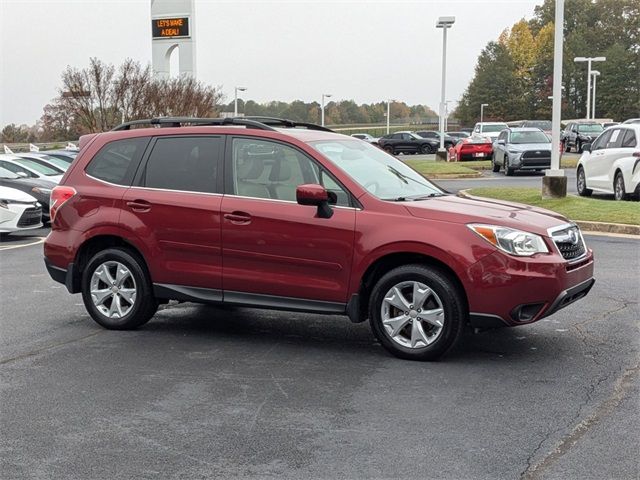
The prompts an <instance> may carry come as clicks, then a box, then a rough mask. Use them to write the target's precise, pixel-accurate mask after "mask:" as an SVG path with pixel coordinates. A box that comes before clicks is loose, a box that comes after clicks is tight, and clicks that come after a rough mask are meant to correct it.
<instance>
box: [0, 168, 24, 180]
mask: <svg viewBox="0 0 640 480" xmlns="http://www.w3.org/2000/svg"><path fill="white" fill-rule="evenodd" d="M0 178H10V179H12V180H15V179H16V178H20V176H19V175H16V174H15V173H13V172H10V171H9V170H7V169H6V168H2V167H0Z"/></svg>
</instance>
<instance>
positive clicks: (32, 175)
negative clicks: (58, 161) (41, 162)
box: [0, 161, 37, 178]
mask: <svg viewBox="0 0 640 480" xmlns="http://www.w3.org/2000/svg"><path fill="white" fill-rule="evenodd" d="M0 166H1V167H3V168H6V169H7V170H9V171H10V172H13V173H18V172H22V173H24V174H25V175H26V176H27V177H29V178H36V177H37V175H36V174H35V173H33V172H30V171H29V170H27V169H26V168H24V167H21V166H20V165H16V164H15V163H11V162H5V161H0Z"/></svg>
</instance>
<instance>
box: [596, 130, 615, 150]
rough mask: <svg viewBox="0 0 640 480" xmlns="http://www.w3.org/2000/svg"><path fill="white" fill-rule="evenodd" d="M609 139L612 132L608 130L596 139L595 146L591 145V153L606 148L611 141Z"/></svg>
mask: <svg viewBox="0 0 640 480" xmlns="http://www.w3.org/2000/svg"><path fill="white" fill-rule="evenodd" d="M609 137H611V130H607V131H606V132H604V133H603V134H602V135H600V136H599V137H598V138H596V140H595V142H593V145H591V151H593V150H602V149H603V148H605V146H606V144H607V142H608V141H609Z"/></svg>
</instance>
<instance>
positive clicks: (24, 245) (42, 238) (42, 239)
mask: <svg viewBox="0 0 640 480" xmlns="http://www.w3.org/2000/svg"><path fill="white" fill-rule="evenodd" d="M45 238H46V237H38V240H37V241H35V242H31V243H25V244H22V245H9V246H6V247H3V246H0V250H13V249H14V248H22V247H30V246H31V245H38V244H39V243H42V242H44V239H45Z"/></svg>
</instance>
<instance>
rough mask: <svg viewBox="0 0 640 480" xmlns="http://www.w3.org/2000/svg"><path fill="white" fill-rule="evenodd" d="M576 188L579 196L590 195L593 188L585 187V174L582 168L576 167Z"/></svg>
mask: <svg viewBox="0 0 640 480" xmlns="http://www.w3.org/2000/svg"><path fill="white" fill-rule="evenodd" d="M576 190H578V195H580V196H581V197H590V196H591V194H592V193H593V190H591V189H589V188H587V175H586V174H585V173H584V168H582V167H578V175H577V177H576Z"/></svg>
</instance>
